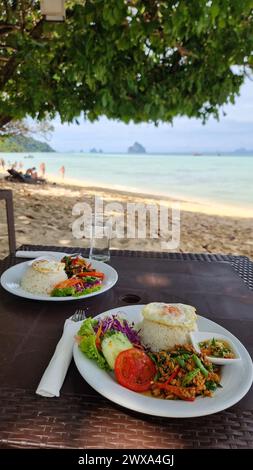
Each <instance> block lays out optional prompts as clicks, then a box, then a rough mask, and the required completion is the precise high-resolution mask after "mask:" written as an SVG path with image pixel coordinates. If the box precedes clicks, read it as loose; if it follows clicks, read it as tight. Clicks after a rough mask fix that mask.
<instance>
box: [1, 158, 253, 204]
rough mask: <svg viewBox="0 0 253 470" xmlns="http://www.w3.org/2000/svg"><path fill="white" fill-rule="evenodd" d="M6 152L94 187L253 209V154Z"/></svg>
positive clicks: (55, 173)
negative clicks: (27, 156)
mask: <svg viewBox="0 0 253 470" xmlns="http://www.w3.org/2000/svg"><path fill="white" fill-rule="evenodd" d="M25 155H27V154H21V153H18V154H17V153H16V154H15V153H10V154H1V156H2V157H3V158H4V159H5V161H6V162H7V161H9V162H14V161H17V162H20V161H22V162H23V164H24V168H28V167H29V166H36V167H37V169H38V168H39V164H40V163H41V162H44V163H45V165H46V172H47V173H49V174H51V175H57V176H58V177H59V168H60V167H61V166H62V165H64V166H65V170H66V173H65V178H66V179H68V178H71V179H75V180H77V181H82V182H85V183H87V184H88V185H91V186H100V187H109V188H111V189H123V190H128V191H134V192H140V193H147V194H158V195H164V196H176V197H179V198H181V199H186V200H192V201H200V200H201V201H203V202H204V201H205V202H211V203H213V204H218V203H220V204H227V205H231V206H237V207H244V208H253V156H252V157H251V156H243V155H242V156H239V155H238V156H205V155H203V156H202V155H198V156H194V155H155V154H153V155H151V154H144V155H128V154H126V155H124V154H117V155H116V154H85V153H73V154H71V153H31V155H33V159H28V158H24V156H25Z"/></svg>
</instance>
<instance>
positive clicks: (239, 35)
mask: <svg viewBox="0 0 253 470" xmlns="http://www.w3.org/2000/svg"><path fill="white" fill-rule="evenodd" d="M252 6H253V3H252V0H241V1H239V0H208V1H207V0H167V1H163V0H130V1H128V0H106V1H104V0H86V1H81V0H80V1H67V2H66V7H67V10H66V21H65V22H64V23H48V22H46V21H45V20H43V19H42V18H41V13H40V10H39V1H36V0H35V1H32V0H20V1H14V0H12V1H11V0H6V1H1V2H0V127H1V125H3V124H5V123H6V122H8V121H9V120H10V119H22V118H23V117H24V116H25V115H30V116H32V117H34V118H38V119H43V118H45V117H54V116H55V115H56V114H57V113H59V114H60V117H61V119H62V121H68V122H70V121H73V120H74V119H76V118H77V117H78V116H80V114H81V113H83V115H84V116H85V118H88V119H90V120H95V119H97V118H98V117H99V116H101V115H106V116H107V117H108V118H114V119H120V120H123V121H125V122H129V121H130V120H133V121H135V122H141V121H153V122H158V121H159V120H162V121H167V122H171V121H172V120H173V118H174V117H175V116H178V115H186V116H189V117H197V118H201V119H202V120H203V121H205V120H206V119H207V118H208V116H210V115H214V116H216V117H217V116H218V112H219V108H220V106H222V105H223V104H225V103H228V102H233V101H234V98H235V96H236V94H238V92H239V89H240V86H241V84H242V83H243V80H244V77H245V75H246V74H247V73H250V70H251V67H252V64H253V56H252V45H253V28H252V18H253V13H252ZM235 66H237V67H235Z"/></svg>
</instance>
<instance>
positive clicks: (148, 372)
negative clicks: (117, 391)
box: [114, 348, 156, 392]
mask: <svg viewBox="0 0 253 470" xmlns="http://www.w3.org/2000/svg"><path fill="white" fill-rule="evenodd" d="M114 372H115V376H116V379H117V381H118V382H119V384H120V385H123V387H126V388H129V389H130V390H133V391H134V392H146V391H147V390H148V389H149V388H150V384H151V381H152V380H154V377H155V374H156V366H155V364H154V362H153V361H152V360H151V359H150V357H149V356H148V355H147V354H146V353H145V352H144V351H141V350H140V349H136V348H131V349H126V350H125V351H122V352H121V353H119V355H118V356H117V358H116V361H115V369H114Z"/></svg>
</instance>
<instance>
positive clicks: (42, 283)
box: [20, 266, 67, 295]
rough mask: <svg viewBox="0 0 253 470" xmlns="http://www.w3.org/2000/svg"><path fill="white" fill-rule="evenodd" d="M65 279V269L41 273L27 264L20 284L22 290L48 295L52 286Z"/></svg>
mask: <svg viewBox="0 0 253 470" xmlns="http://www.w3.org/2000/svg"><path fill="white" fill-rule="evenodd" d="M65 279H67V275H66V273H65V271H59V272H57V273H56V272H51V273H50V272H44V273H43V272H39V271H37V270H36V269H34V268H33V267H32V266H29V267H28V268H27V271H26V272H25V274H24V276H23V277H22V279H21V283H20V284H21V287H22V288H23V289H24V290H26V291H27V292H31V293H32V294H41V295H50V293H51V291H52V290H53V288H54V286H55V285H56V284H58V283H59V282H61V281H65Z"/></svg>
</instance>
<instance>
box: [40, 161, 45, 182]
mask: <svg viewBox="0 0 253 470" xmlns="http://www.w3.org/2000/svg"><path fill="white" fill-rule="evenodd" d="M40 172H41V175H42V176H43V178H44V176H45V173H46V165H45V163H44V162H42V163H41V164H40Z"/></svg>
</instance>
